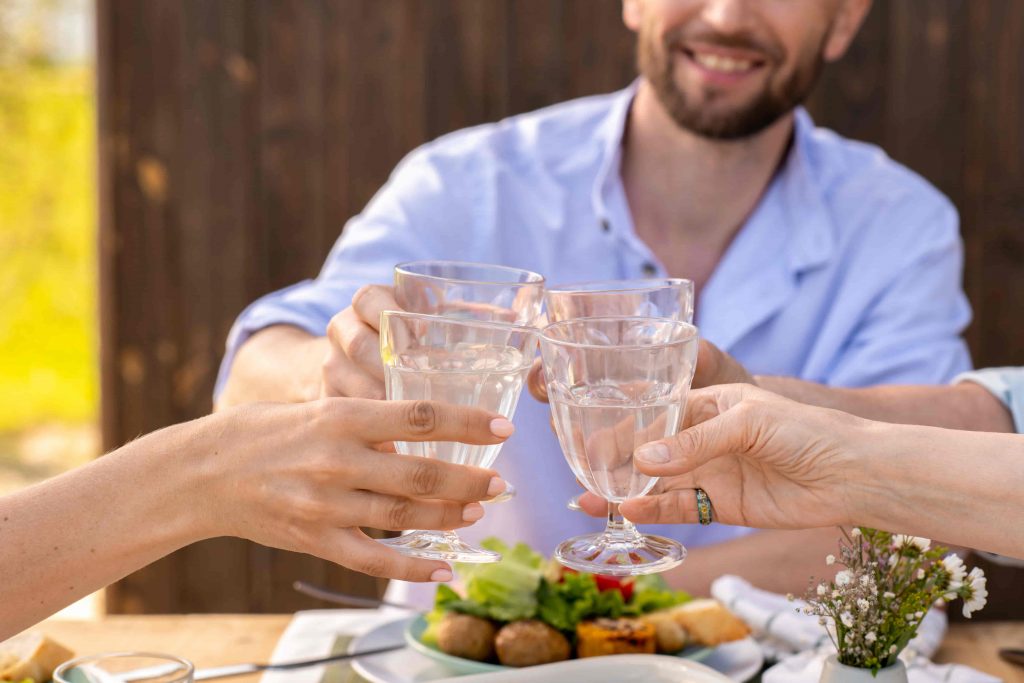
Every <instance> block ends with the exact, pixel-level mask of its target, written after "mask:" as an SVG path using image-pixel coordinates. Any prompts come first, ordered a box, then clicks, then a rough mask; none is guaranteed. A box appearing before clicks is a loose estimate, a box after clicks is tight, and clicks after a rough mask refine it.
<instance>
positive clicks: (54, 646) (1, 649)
mask: <svg viewBox="0 0 1024 683" xmlns="http://www.w3.org/2000/svg"><path fill="white" fill-rule="evenodd" d="M74 656H75V653H73V652H72V651H71V650H69V649H67V648H66V647H64V646H63V645H60V644H59V643H56V642H54V641H52V640H50V639H49V638H47V637H46V636H44V635H43V634H41V633H22V634H21V635H18V636H15V637H13V638H11V639H10V640H7V641H4V642H2V643H0V681H22V680H24V679H26V678H31V679H32V680H34V681H36V683H43V681H48V680H50V679H51V678H52V677H53V670H54V669H56V668H57V667H58V666H60V665H61V664H63V663H64V662H66V661H68V660H69V659H71V658H72V657H74Z"/></svg>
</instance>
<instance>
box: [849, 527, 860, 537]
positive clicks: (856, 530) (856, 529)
mask: <svg viewBox="0 0 1024 683" xmlns="http://www.w3.org/2000/svg"><path fill="white" fill-rule="evenodd" d="M850 536H852V537H853V538H860V527H859V526H855V527H853V529H852V530H851V531H850Z"/></svg>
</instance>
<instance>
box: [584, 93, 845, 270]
mask: <svg viewBox="0 0 1024 683" xmlns="http://www.w3.org/2000/svg"><path fill="white" fill-rule="evenodd" d="M639 83H640V79H639V78H638V79H636V80H634V81H633V82H632V83H631V84H630V85H629V86H628V87H626V88H625V89H623V90H620V91H619V92H618V93H616V94H615V96H614V99H613V100H612V103H611V108H610V109H609V111H608V114H607V115H606V116H605V118H604V120H603V121H601V123H600V124H599V125H598V127H597V130H596V131H595V139H596V143H597V145H598V146H599V147H600V150H601V154H600V157H599V159H600V161H599V166H598V171H597V175H596V177H595V179H594V186H593V189H592V192H591V202H592V205H593V209H594V214H595V215H596V216H597V217H598V218H607V217H608V214H609V209H608V206H607V201H606V197H607V196H608V192H609V189H610V188H611V187H612V186H613V185H614V184H615V183H621V182H622V181H621V177H620V176H619V167H620V161H621V157H622V139H623V136H624V135H625V131H626V121H627V119H628V117H629V109H630V106H631V105H632V104H633V98H634V97H635V96H636V91H637V87H638V85H639ZM817 144H818V143H817V141H816V140H815V126H814V121H813V120H812V119H811V116H810V114H808V113H807V111H806V110H805V109H804V108H803V107H798V108H797V110H796V112H795V117H794V132H793V144H792V145H791V146H790V149H789V152H788V154H787V156H786V159H785V161H784V162H783V163H782V165H781V166H780V168H779V170H778V172H777V173H776V175H775V178H774V179H773V180H772V182H771V184H770V185H769V187H768V189H767V191H766V192H765V195H764V196H763V197H762V198H761V201H760V203H763V202H765V201H778V202H779V203H780V206H779V208H780V209H781V211H782V216H783V217H784V218H785V224H786V225H785V226H779V227H785V228H787V229H788V231H789V240H788V245H789V250H788V258H787V260H786V265H787V266H788V268H789V270H790V271H791V272H792V273H793V274H794V275H797V274H799V273H802V272H805V271H807V270H810V269H813V268H816V267H818V266H821V265H824V264H825V263H827V262H828V261H829V259H830V258H831V256H832V254H833V252H834V250H835V240H836V234H835V229H834V227H833V223H832V219H831V215H830V213H829V211H828V207H827V205H826V202H825V198H824V193H823V190H822V187H821V184H820V180H821V178H819V172H818V170H817V166H818V163H819V159H818V158H817V154H816V153H815V152H816V149H815V148H816V147H817ZM772 194H775V195H776V196H774V197H772V196H770V195H772ZM757 213H759V212H756V211H755V215H756V214H757ZM753 218H754V216H752V219H753ZM748 223H749V221H748ZM746 227H747V226H744V228H743V229H746Z"/></svg>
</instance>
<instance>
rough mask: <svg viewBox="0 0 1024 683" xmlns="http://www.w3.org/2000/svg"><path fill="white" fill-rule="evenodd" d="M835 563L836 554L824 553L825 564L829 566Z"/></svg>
mask: <svg viewBox="0 0 1024 683" xmlns="http://www.w3.org/2000/svg"><path fill="white" fill-rule="evenodd" d="M835 563H836V556H835V555H826V556H825V564H827V565H829V566H830V567H831V566H832V565H834V564H835Z"/></svg>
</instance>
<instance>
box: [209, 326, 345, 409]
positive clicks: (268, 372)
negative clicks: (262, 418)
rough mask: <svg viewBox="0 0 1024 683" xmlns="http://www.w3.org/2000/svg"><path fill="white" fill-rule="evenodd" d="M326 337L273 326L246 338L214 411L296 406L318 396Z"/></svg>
mask: <svg viewBox="0 0 1024 683" xmlns="http://www.w3.org/2000/svg"><path fill="white" fill-rule="evenodd" d="M327 349H328V342H327V338H326V337H314V336H313V335H311V334H309V333H308V332H305V331H304V330H300V329H299V328H297V327H292V326H290V325H275V326H273V327H268V328H266V329H263V330H260V331H259V332H257V333H256V334H254V335H253V336H252V337H250V338H249V339H247V340H246V341H245V343H244V344H242V346H241V348H239V349H238V353H237V355H236V356H235V359H234V362H233V363H232V365H231V374H230V375H229V376H228V380H227V383H226V384H225V385H224V390H223V391H222V392H221V394H220V396H219V397H218V398H217V405H216V408H217V410H223V409H225V408H230V407H233V406H238V405H243V404H245V403H255V402H258V401H274V402H279V403H299V402H302V401H312V400H314V399H316V398H317V397H318V393H319V387H320V372H321V364H322V362H323V359H324V357H325V356H326V355H327Z"/></svg>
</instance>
